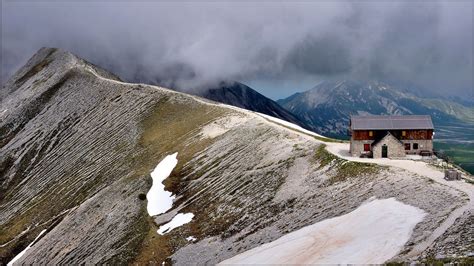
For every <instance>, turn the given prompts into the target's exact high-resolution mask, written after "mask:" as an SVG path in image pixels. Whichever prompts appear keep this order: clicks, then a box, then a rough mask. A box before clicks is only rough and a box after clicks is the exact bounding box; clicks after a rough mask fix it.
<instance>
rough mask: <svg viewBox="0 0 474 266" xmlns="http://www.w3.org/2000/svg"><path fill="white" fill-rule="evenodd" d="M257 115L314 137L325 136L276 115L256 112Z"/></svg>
mask: <svg viewBox="0 0 474 266" xmlns="http://www.w3.org/2000/svg"><path fill="white" fill-rule="evenodd" d="M257 114H258V115H260V116H262V117H264V118H266V119H267V120H270V121H272V122H275V123H277V124H280V125H282V126H285V127H289V128H291V129H295V130H298V131H300V132H303V133H306V134H308V135H311V136H315V137H320V138H326V137H325V136H322V135H319V134H316V133H314V132H313V131H309V130H307V129H304V128H302V127H300V126H298V125H295V124H293V123H290V122H288V121H285V120H282V119H279V118H276V117H273V116H269V115H265V114H261V113H257Z"/></svg>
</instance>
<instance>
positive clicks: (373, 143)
mask: <svg viewBox="0 0 474 266" xmlns="http://www.w3.org/2000/svg"><path fill="white" fill-rule="evenodd" d="M388 137H392V138H394V139H396V140H397V142H398V143H400V145H403V142H401V141H400V140H399V139H397V138H395V136H393V135H392V134H391V133H390V132H387V134H385V135H384V136H383V137H382V138H379V139H377V140H375V141H374V142H372V147H374V146H375V145H377V144H379V142H381V141H382V140H384V139H386V138H388Z"/></svg>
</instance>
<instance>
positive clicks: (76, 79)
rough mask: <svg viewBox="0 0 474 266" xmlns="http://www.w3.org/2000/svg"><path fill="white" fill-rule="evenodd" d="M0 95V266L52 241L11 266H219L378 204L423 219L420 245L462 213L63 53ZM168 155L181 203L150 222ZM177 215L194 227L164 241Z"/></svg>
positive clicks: (42, 61)
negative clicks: (154, 177)
mask: <svg viewBox="0 0 474 266" xmlns="http://www.w3.org/2000/svg"><path fill="white" fill-rule="evenodd" d="M1 95H2V98H1V105H0V118H1V119H0V263H6V262H8V261H10V260H11V259H12V258H13V257H14V256H15V255H16V254H18V253H20V252H21V251H22V250H23V249H24V248H25V247H26V246H27V245H28V244H30V243H31V242H32V241H33V240H34V239H35V238H36V237H37V236H38V235H39V233H40V232H41V231H42V230H46V233H45V234H43V235H42V236H41V237H40V238H39V239H38V240H37V241H36V242H35V243H33V245H32V246H31V248H30V249H29V250H28V251H27V252H26V253H25V254H24V255H23V256H22V257H21V258H20V259H19V260H18V262H19V263H24V264H47V263H48V264H83V263H85V264H96V263H97V264H102V263H110V264H116V263H138V264H149V263H152V264H153V263H156V264H158V263H162V262H170V263H175V264H189V263H193V264H195V263H197V264H204V263H210V264H213V263H217V262H220V261H222V260H224V259H227V258H229V257H232V256H234V255H236V254H238V253H240V252H243V251H245V250H248V249H250V248H252V247H255V246H257V245H259V244H262V243H266V242H269V241H273V240H275V239H276V238H278V237H280V236H282V235H283V234H285V233H288V232H292V231H294V230H297V229H299V228H301V227H303V226H306V225H309V224H313V223H316V222H319V221H322V220H324V219H327V218H331V217H335V216H338V215H342V214H345V213H348V212H350V211H352V210H354V209H355V208H357V207H358V206H359V205H360V204H361V203H362V202H364V201H366V200H367V199H369V198H370V197H373V196H375V197H377V198H389V197H395V198H397V200H400V201H402V202H404V203H406V204H410V205H413V206H417V207H419V208H421V209H423V210H424V211H426V212H427V216H426V217H425V219H424V220H423V221H422V222H421V223H419V224H418V225H417V226H416V228H415V230H414V232H413V235H412V236H411V239H410V242H411V243H417V242H419V241H422V240H423V239H425V238H426V237H427V235H426V232H430V231H432V230H433V229H434V228H436V226H437V225H438V224H439V223H440V222H441V221H443V219H445V217H446V216H447V215H448V214H449V213H450V212H451V210H452V209H453V208H456V207H457V206H460V205H461V204H463V203H464V202H465V201H466V200H467V199H466V197H465V196H464V195H463V194H462V193H461V192H458V191H456V190H453V189H450V188H448V187H445V186H441V185H439V184H436V183H433V182H430V180H428V179H425V178H422V177H420V176H416V175H415V174H412V173H409V172H406V171H403V170H399V169H391V168H385V167H379V166H375V165H367V164H361V163H354V162H347V161H344V160H342V159H339V158H335V157H334V156H333V155H331V154H329V153H327V152H326V151H325V150H324V147H323V146H322V144H321V143H320V142H317V141H315V139H314V138H312V137H310V136H307V135H304V134H301V133H297V132H294V131H291V130H289V129H287V128H284V127H281V126H278V125H276V124H272V123H270V122H269V121H267V120H266V119H264V118H262V117H261V116H259V115H256V114H254V113H251V112H248V111H245V110H241V109H234V108H228V107H225V106H222V105H219V104H216V103H213V102H209V101H207V100H203V99H200V98H198V97H195V96H190V95H186V94H182V93H178V92H174V91H170V90H167V89H164V88H159V87H154V86H148V85H141V84H128V83H123V82H121V81H120V80H119V79H118V78H117V77H115V76H114V75H112V74H109V73H107V72H106V71H104V70H101V69H99V68H98V67H95V66H93V65H91V64H89V63H87V62H85V61H83V60H81V59H79V58H77V57H75V56H74V55H72V54H70V53H67V52H64V51H61V50H57V49H50V48H43V49H41V50H40V51H38V53H37V54H36V55H35V56H34V57H33V58H32V59H31V60H30V61H29V62H28V63H27V64H26V65H25V66H24V67H23V68H21V69H20V70H19V71H18V72H17V74H15V75H14V76H13V77H12V79H11V80H10V81H8V82H7V84H6V85H5V86H4V87H3V88H2V94H1ZM174 152H178V158H177V159H178V165H177V166H176V167H175V168H174V170H173V172H172V173H171V175H170V177H168V178H167V179H166V180H165V181H164V184H165V187H166V190H168V191H171V192H173V193H174V195H175V196H176V199H175V201H174V202H173V207H172V209H171V210H169V211H168V212H167V213H165V214H162V215H158V216H155V217H150V216H149V215H148V213H147V209H146V204H147V201H146V197H144V196H143V195H144V194H146V193H147V192H148V190H149V189H150V186H151V178H150V173H151V171H152V170H153V169H154V167H155V166H156V165H157V164H158V163H159V162H160V161H161V160H162V159H163V158H164V157H165V156H166V155H169V154H172V153H174ZM178 212H180V213H182V212H191V213H193V214H194V217H193V220H192V221H191V222H190V223H188V224H185V225H183V226H181V227H178V228H176V229H174V230H173V231H171V232H169V233H167V234H164V235H159V234H158V233H157V229H158V228H159V226H160V225H161V224H163V223H165V222H168V221H169V220H170V219H171V218H172V217H173V216H174V214H176V213H178ZM190 236H193V237H194V238H196V240H194V241H188V240H187V238H188V237H190ZM410 247H411V246H410V243H407V245H406V246H405V247H404V249H403V250H401V251H400V253H406V252H408V251H409V250H410Z"/></svg>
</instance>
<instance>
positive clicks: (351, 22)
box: [1, 0, 473, 99]
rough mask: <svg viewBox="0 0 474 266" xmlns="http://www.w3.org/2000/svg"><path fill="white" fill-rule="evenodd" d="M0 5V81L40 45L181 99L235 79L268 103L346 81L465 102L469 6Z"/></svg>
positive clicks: (469, 85)
mask: <svg viewBox="0 0 474 266" xmlns="http://www.w3.org/2000/svg"><path fill="white" fill-rule="evenodd" d="M2 1H3V0H2ZM2 5H3V6H2V39H1V42H2V62H1V64H2V72H1V76H2V83H3V82H4V81H5V79H7V78H8V77H9V76H10V75H11V74H12V73H13V72H14V71H16V70H17V69H18V68H19V67H20V66H21V65H23V64H24V63H25V62H26V60H28V58H29V57H31V56H32V55H33V54H34V52H35V51H36V50H38V49H39V48H40V47H42V46H48V47H59V48H63V49H66V50H69V51H72V52H74V53H75V54H77V55H79V56H81V57H83V58H85V59H87V60H89V61H92V62H93V63H96V64H98V65H100V66H102V67H104V68H106V69H109V70H111V71H113V72H115V73H116V74H118V75H120V76H121V77H122V78H123V79H125V80H129V81H136V80H140V81H147V82H160V83H163V84H174V85H176V86H180V87H182V88H188V89H195V88H199V87H203V86H208V85H209V84H212V83H213V82H216V81H221V80H237V81H242V82H244V83H246V84H248V85H251V86H252V87H253V88H254V89H256V90H258V91H260V92H262V93H264V94H265V95H267V96H269V97H271V98H274V99H278V98H282V97H286V96H288V95H290V94H292V93H294V92H297V91H302V90H307V89H310V88H311V87H313V86H314V85H316V84H317V83H318V82H319V81H321V80H325V79H341V78H357V79H377V80H382V81H390V82H399V83H402V84H411V85H412V86H419V87H423V88H425V89H428V90H431V91H433V92H436V93H440V94H455V95H460V96H466V95H470V96H471V97H472V90H473V67H472V61H473V60H472V59H473V3H472V1H457V2H454V1H449V2H435V1H427V2H411V1H404V2H389V1H383V2H380V3H378V2H375V1H368V2H359V1H358V2H355V1H352V2H344V1H336V2H329V1H318V2H313V3H311V2H297V3H290V2H287V3H285V2H277V1H269V2H255V3H251V2H245V3H236V2H224V3H218V2H212V1H211V2H198V3H191V2H180V3H171V2H159V3H152V2H150V1H148V2H136V3H133V4H132V3H125V2H120V1H111V2H102V3H91V2H88V1H75V2H69V3H56V2H52V1H50V2H48V1H45V2H39V3H35V2H33V1H32V2H28V1H20V2H18V1H17V2H15V1H7V2H5V1H4V2H2Z"/></svg>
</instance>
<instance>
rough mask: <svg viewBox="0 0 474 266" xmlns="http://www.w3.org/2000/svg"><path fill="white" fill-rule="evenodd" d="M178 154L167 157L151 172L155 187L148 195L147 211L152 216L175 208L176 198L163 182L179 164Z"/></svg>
mask: <svg viewBox="0 0 474 266" xmlns="http://www.w3.org/2000/svg"><path fill="white" fill-rule="evenodd" d="M177 155H178V153H177V152H176V153H173V154H171V155H168V156H166V157H165V158H164V159H163V160H162V161H161V162H160V163H159V164H158V165H157V166H156V168H155V170H153V172H151V177H152V178H153V185H152V186H151V188H150V190H149V191H148V193H147V194H146V198H147V200H148V203H147V211H148V214H149V215H150V216H153V215H158V214H162V213H165V212H166V211H167V210H169V209H171V207H172V206H173V200H174V198H175V197H174V196H173V195H172V193H171V192H169V191H166V190H165V185H163V181H164V180H165V179H166V178H167V177H168V176H169V175H170V174H171V172H172V171H173V169H174V168H175V167H176V164H178V160H177V159H176V156H177Z"/></svg>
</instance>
